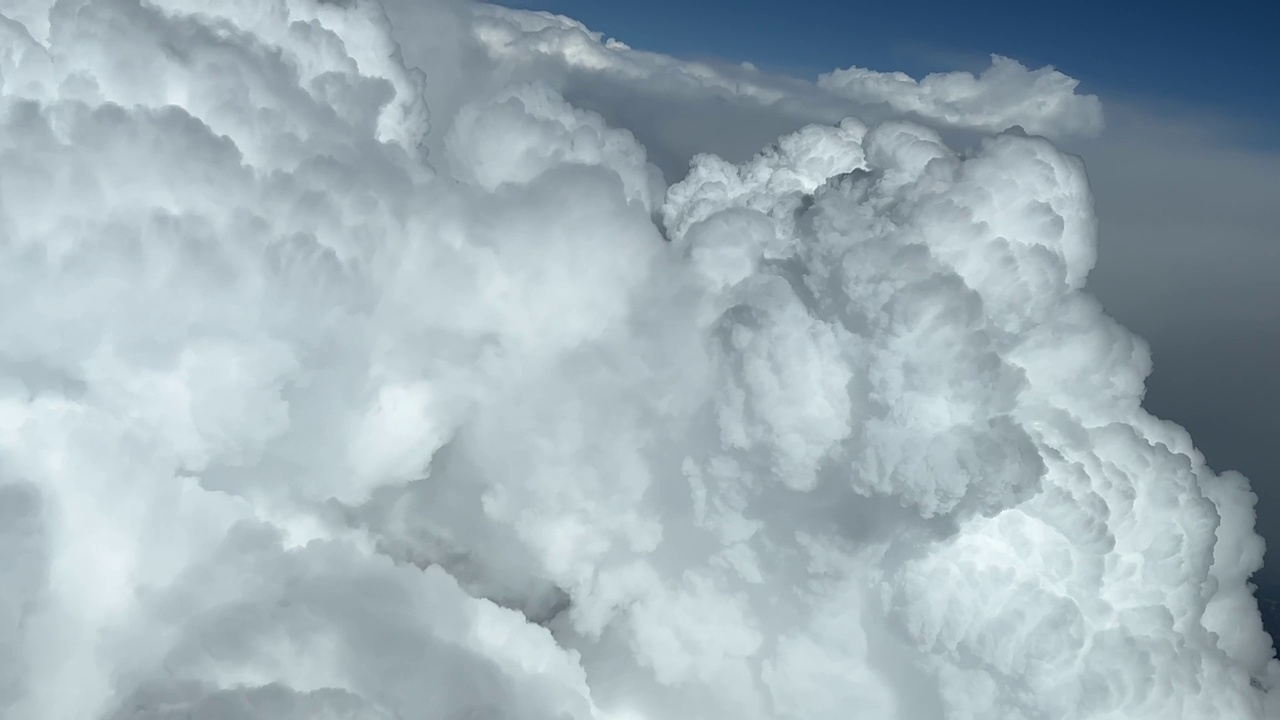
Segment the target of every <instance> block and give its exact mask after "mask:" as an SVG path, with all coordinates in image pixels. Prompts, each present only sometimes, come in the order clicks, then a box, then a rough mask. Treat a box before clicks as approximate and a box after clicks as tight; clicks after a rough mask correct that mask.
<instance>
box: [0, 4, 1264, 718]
mask: <svg viewBox="0 0 1280 720" xmlns="http://www.w3.org/2000/svg"><path fill="white" fill-rule="evenodd" d="M386 10H387V11H388V12H389V13H390V14H391V17H390V19H389V18H388V17H387V16H386V15H384V13H383V9H382V8H381V7H380V6H379V5H377V4H374V3H369V2H357V3H332V2H323V3H317V2H313V1H312V0H274V1H273V2H269V3H238V4H233V3H228V4H224V5H220V6H218V7H217V8H216V9H215V10H214V11H210V10H208V9H207V8H205V7H204V6H203V5H200V6H197V5H196V4H193V3H184V2H181V1H180V0H167V1H166V2H156V3H148V4H137V3H133V2H128V1H127V0H86V1H85V2H82V3H71V4H59V5H57V6H55V7H54V8H52V9H51V10H50V9H49V8H48V7H47V6H46V5H44V4H41V3H35V2H31V3H24V4H22V5H21V6H20V7H18V8H17V9H15V10H14V11H12V12H10V11H8V10H6V11H5V16H6V17H5V22H4V24H3V26H2V27H4V28H5V30H4V32H6V33H7V35H6V37H7V38H10V39H13V45H10V46H9V47H17V48H18V50H17V51H8V52H5V53H3V54H0V79H2V80H3V84H2V85H0V306H2V307H4V308H5V311H4V312H3V313H2V314H0V337H2V338H4V342H3V343H0V427H3V428H4V432H3V433H2V434H0V541H3V542H0V586H3V587H5V588H6V589H8V590H9V591H8V592H6V593H5V594H4V595H3V596H0V658H4V659H3V660H0V707H3V708H4V711H5V713H6V714H7V715H12V716H14V717H24V718H38V719H40V720H45V719H48V720H61V719H62V718H68V719H70V718H77V719H78V718H111V719H112V720H129V719H132V718H177V717H208V718H215V717H216V718H225V719H239V718H246V719H247V718H268V717H270V718H280V717H284V718H289V717H297V718H303V717H306V718H354V717H360V718H391V717H410V716H414V715H421V714H422V713H423V712H427V711H426V710H424V709H425V708H430V711H429V712H430V714H431V715H432V716H437V715H438V716H440V717H447V718H453V717H473V716H486V717H521V718H529V717H532V718H540V717H547V718H552V717H554V718H564V717H568V718H583V719H586V718H601V719H604V718H657V717H668V716H672V717H734V718H747V719H750V718H775V717H796V718H815V719H816V718H827V717H842V718H845V717H866V718H900V719H901V720H917V718H931V717H952V718H978V717H1007V718H1017V717H1038V716H1045V715H1049V716H1054V717H1080V718H1086V717H1097V718H1101V717H1125V718H1161V719H1162V718H1167V717H1182V718H1188V719H1189V720H1190V719H1192V718H1200V717H1204V718H1209V717H1220V716H1223V714H1226V715H1227V716H1230V717H1240V718H1247V717H1263V705H1264V703H1266V702H1268V701H1269V702H1271V703H1273V704H1274V703H1275V701H1274V700H1271V699H1270V698H1272V697H1273V696H1271V695H1267V694H1266V692H1264V688H1270V687H1271V686H1272V685H1273V684H1274V683H1275V682H1276V680H1277V673H1278V672H1280V667H1278V666H1277V665H1276V663H1275V661H1273V660H1271V658H1270V655H1269V653H1268V652H1266V649H1265V648H1266V646H1267V640H1266V636H1265V634H1263V633H1262V632H1261V631H1260V628H1259V626H1258V623H1257V622H1256V618H1257V610H1256V605H1255V603H1254V601H1253V599H1252V597H1251V596H1250V594H1249V589H1248V587H1247V586H1246V585H1245V581H1246V578H1247V577H1248V574H1249V572H1250V571H1251V570H1252V569H1253V568H1255V567H1256V566H1257V564H1258V562H1259V560H1260V548H1259V544H1258V539H1257V537H1256V535H1254V534H1253V532H1252V530H1251V528H1250V522H1249V519H1250V517H1251V504H1252V500H1253V498H1252V495H1251V494H1250V492H1249V490H1248V486H1247V483H1246V482H1245V481H1244V480H1243V479H1242V478H1240V477H1238V476H1235V475H1232V476H1227V477H1223V478H1220V477H1217V476H1215V475H1213V473H1211V472H1210V471H1209V470H1208V469H1207V468H1206V467H1205V466H1204V464H1203V461H1202V460H1201V459H1200V458H1199V456H1198V455H1197V454H1196V453H1195V452H1194V450H1193V449H1192V448H1191V445H1190V441H1189V439H1187V438H1186V437H1185V433H1181V431H1180V430H1178V429H1176V428H1174V427H1172V426H1169V425H1167V424H1165V423H1162V422H1160V421H1158V420H1155V419H1154V418H1152V417H1150V416H1149V415H1147V414H1146V413H1145V412H1144V411H1143V410H1142V409H1141V407H1140V405H1139V400H1140V398H1141V389H1142V380H1143V378H1144V377H1145V375H1146V373H1147V371H1148V370H1149V361H1148V358H1147V356H1146V351H1145V346H1144V345H1143V344H1142V343H1141V342H1140V341H1138V340H1137V339H1136V338H1134V337H1133V336H1131V335H1130V334H1129V333H1128V332H1127V331H1125V330H1124V329H1123V328H1121V327H1119V326H1118V325H1116V324H1115V323H1113V322H1111V321H1109V320H1107V319H1106V317H1105V316H1104V315H1103V314H1102V313H1101V311H1100V309H1099V308H1098V306H1097V304H1096V303H1094V302H1093V301H1091V300H1090V299H1089V298H1088V297H1087V296H1086V295H1084V294H1083V287H1084V284H1085V281H1086V278H1087V275H1088V272H1089V270H1090V269H1091V268H1092V266H1093V263H1094V243H1095V225H1096V223H1095V221H1094V215H1093V208H1092V198H1091V196H1090V192H1089V189H1088V186H1087V184H1086V182H1085V178H1084V174H1083V170H1082V168H1081V165H1080V162H1079V161H1078V160H1077V159H1075V158H1073V157H1071V156H1068V155H1065V154H1063V153H1062V152H1060V151H1059V150H1057V149H1055V148H1054V147H1053V146H1052V145H1051V144H1050V143H1049V142H1048V141H1045V140H1042V139H1038V138H1029V137H1025V136H1022V135H1021V134H1017V133H1012V134H1004V135H999V136H996V137H992V138H989V139H987V140H985V141H984V142H982V143H981V144H979V145H978V146H977V147H976V149H975V150H974V151H973V152H971V153H967V154H961V153H957V152H955V151H953V150H952V149H950V148H949V147H948V145H947V143H946V142H945V140H944V137H943V136H941V135H940V134H939V132H937V131H936V130H935V129H930V128H927V127H924V126H922V125H920V124H917V123H916V122H911V121H902V120H901V119H899V120H892V121H883V120H884V118H873V119H872V121H869V122H864V121H861V120H855V119H848V120H845V121H843V122H841V123H839V124H838V125H837V124H831V125H827V126H822V125H814V126H811V127H807V128H805V129H803V130H801V131H799V132H796V133H794V134H789V135H787V136H786V137H783V138H781V139H780V140H778V142H777V143H776V144H775V145H774V146H773V147H771V148H769V149H767V150H766V151H764V152H762V153H760V154H759V155H758V156H756V157H755V158H754V159H752V160H750V161H748V162H745V163H738V164H735V163H733V162H730V161H728V160H724V159H721V158H718V157H715V156H713V155H709V154H703V155H700V156H698V157H697V158H696V160H695V162H694V164H693V167H692V168H691V170H690V171H689V173H688V174H687V175H686V176H685V177H684V178H683V179H682V180H680V181H679V182H677V183H676V184H674V185H673V186H671V187H670V188H667V187H665V183H664V181H663V179H662V178H661V176H660V175H659V173H658V172H657V169H656V168H655V167H654V165H653V164H651V162H650V155H649V150H648V149H647V148H646V147H644V146H643V145H642V144H641V142H640V141H639V140H638V139H637V136H638V135H637V134H633V133H632V132H628V131H626V130H622V129H619V128H615V127H611V126H610V125H609V123H608V122H607V119H606V116H605V115H604V114H602V113H596V112H592V111H590V110H587V109H584V108H580V107H575V106H574V105H573V104H572V103H571V102H569V101H568V100H566V99H565V98H564V97H563V96H562V95H561V94H560V93H558V92H557V91H556V90H555V87H556V86H558V85H563V84H564V79H565V76H564V75H563V74H557V73H562V72H563V69H564V67H565V66H573V67H577V68H586V69H587V70H589V71H590V72H601V73H620V74H623V75H628V74H629V75H628V76H629V77H634V78H637V79H638V80H637V82H640V83H642V84H647V83H649V81H650V79H655V78H656V79H657V80H654V82H657V83H658V84H656V85H651V86H650V89H651V91H653V92H658V93H660V92H665V91H664V90H661V88H663V87H665V86H664V85H663V84H662V83H663V82H667V81H666V80H660V79H661V78H665V77H675V78H677V80H675V81H672V82H674V83H675V84H677V85H679V86H680V87H681V88H683V89H681V90H679V92H685V93H689V94H702V95H705V94H708V93H728V94H733V93H737V94H738V95H739V96H745V97H750V98H753V99H754V100H753V101H756V100H759V99H760V98H762V97H770V96H769V95H768V93H771V92H772V93H778V95H777V98H776V101H777V102H779V103H782V104H786V103H800V104H804V103H809V104H810V106H811V107H818V106H820V105H822V104H823V103H827V102H829V101H831V98H825V99H823V97H822V93H821V88H816V87H815V86H813V85H812V84H808V85H806V84H803V83H798V82H792V81H785V80H779V79H770V78H765V77H762V76H759V75H758V74H757V73H754V71H751V70H749V69H747V70H744V71H743V72H744V76H749V77H751V78H753V79H752V80H751V82H752V83H757V84H755V85H751V84H748V85H733V83H734V82H736V81H735V80H733V79H732V78H734V77H736V76H734V75H731V74H726V73H725V72H722V71H721V70H718V69H715V68H710V67H707V66H700V65H696V64H687V63H681V62H678V61H675V60H671V59H666V58H661V57H659V56H655V55H651V54H644V53H637V52H636V51H632V50H630V49H628V48H626V47H624V46H621V45H619V44H616V43H612V44H610V43H601V42H600V38H599V37H598V36H594V35H592V34H591V33H590V32H589V31H587V30H586V29H584V28H582V27H581V26H578V25H575V24H573V23H571V22H570V21H566V20H563V19H560V18H556V17H553V16H546V15H531V14H524V13H506V12H503V11H500V10H498V9H495V8H491V7H485V6H481V7H478V8H476V7H471V6H466V5H463V4H460V3H450V2H437V3H424V4H421V5H411V4H407V3H390V4H389V5H388V7H387V8H386ZM459 30H463V31H465V32H461V33H460V32H458V31H459ZM472 32H474V33H475V34H476V35H477V36H478V37H479V38H480V39H479V40H477V41H476V42H477V44H474V45H473V44H470V43H469V41H467V40H466V37H467V35H468V34H470V33H472ZM397 42H398V43H399V47H397V45H396V43H397ZM539 57H541V60H540V59H539ZM542 60H546V61H547V62H548V63H549V64H546V65H540V64H539V63H540V62H541V61H542ZM402 61H403V62H402ZM418 68H420V71H419V69H418ZM1015 74H1016V73H1015ZM983 77H984V79H982V80H981V81H977V82H979V84H982V85H983V87H987V86H988V84H989V85H990V87H991V88H996V87H1000V88H1006V89H1004V90H1000V91H998V92H997V93H996V96H995V97H994V98H993V97H992V96H988V95H981V94H980V95H979V96H978V97H979V98H981V97H985V98H987V99H986V100H981V99H972V100H965V102H964V103H962V104H961V107H960V110H961V112H959V113H958V114H951V115H947V116H946V117H941V116H939V117H934V119H935V120H937V121H938V122H939V124H941V125H944V126H946V128H949V129H954V128H956V127H964V128H968V129H981V128H988V129H989V128H994V127H996V126H998V125H1000V124H1002V123H1003V122H1005V121H1006V120H1007V119H1009V118H1013V117H1017V118H1022V119H1025V118H1023V116H1021V115H1017V113H1018V112H1022V111H1021V110H1016V108H1023V107H1026V106H1024V105H1022V104H1021V102H1022V99H1023V97H1024V96H1022V95H1019V96H1018V97H1017V98H1015V97H1013V96H1014V95H1018V93H1019V92H1023V93H1025V92H1030V93H1032V94H1033V95H1037V94H1039V93H1045V94H1046V96H1050V95H1052V96H1054V97H1060V96H1061V93H1063V92H1065V91H1064V90H1063V88H1066V87H1068V86H1069V83H1064V82H1062V81H1060V80H1059V79H1057V76H1053V75H1043V76H1037V77H1048V78H1050V80H1052V82H1049V83H1048V84H1047V85H1045V84H1044V83H1037V82H1032V83H1030V85H1024V84H1022V79H1021V78H1022V76H1021V75H1019V76H1018V77H1017V78H1006V77H1003V76H1001V75H1000V74H999V73H995V74H992V75H989V76H983ZM953 81H955V79H954V78H953V79H952V80H951V81H947V82H953ZM939 83H941V81H934V82H933V83H932V84H931V83H930V82H929V81H926V82H925V83H924V84H922V85H921V86H919V87H918V88H916V89H911V88H908V89H907V91H906V92H905V94H904V95H903V96H902V97H906V96H908V95H910V96H912V97H916V96H919V97H933V96H932V95H930V93H936V92H938V91H937V90H936V89H934V90H926V91H922V90H920V88H925V87H928V88H934V87H935V86H937V85H938V84H939ZM943 84H945V83H943ZM802 86H803V87H807V88H808V89H807V90H803V91H801V92H799V93H798V94H794V95H793V94H791V93H790V90H789V88H793V87H802ZM655 88H656V89H655ZM744 88H745V89H744ZM806 92H807V93H812V95H810V96H806V95H805V94H804V93H806ZM1003 92H1009V93H1010V95H1009V96H1008V97H1005V96H1004V95H1003V94H1000V93H1003ZM913 93H914V95H913ZM1055 93H1057V95H1054V94H1055ZM895 97H897V96H895ZM794 98H799V99H798V100H797V99H794ZM952 99H954V98H952ZM774 101H775V100H768V101H767V102H774ZM948 102H949V101H948ZM882 104H884V103H882ZM887 104H888V105H890V106H891V108H890V109H893V108H897V110H895V112H902V111H903V108H901V107H897V106H896V105H894V104H893V103H887ZM944 104H945V103H944ZM1032 105H1033V106H1034V103H1033V104H1032ZM1078 105H1079V104H1078V103H1077V104H1075V105H1073V104H1072V103H1066V104H1064V105H1061V106H1059V109H1058V110H1054V111H1052V112H1050V113H1049V114H1047V115H1040V116H1036V117H1040V122H1044V123H1046V124H1047V125H1046V126H1053V127H1057V128H1059V129H1073V128H1074V127H1075V126H1072V125H1071V123H1070V122H1068V121H1066V120H1063V119H1062V118H1061V117H1059V116H1058V115H1056V114H1054V113H1065V116H1069V115H1072V113H1076V112H1078V110H1079V107H1078ZM1084 105H1088V103H1087V102H1086V103H1084ZM831 107H839V105H838V104H836V105H832V106H831ZM1010 108H1014V109H1015V110H1013V111H1011V110H1010ZM882 110H883V109H882ZM428 111H429V112H428ZM948 112H950V111H948ZM1010 112H1014V114H1013V115H1010V114H1009V113H1010ZM908 114H910V115H911V116H912V117H913V118H914V120H921V119H928V118H930V117H932V116H930V115H929V114H928V113H925V112H923V111H922V110H920V108H919V107H913V108H910V112H909V113H908ZM1065 116H1064V117H1065ZM992 118H997V119H995V120H993V119H992ZM1000 118H1003V119H1000ZM1052 118H1058V119H1052ZM1054 123H1058V124H1057V125H1054ZM664 238H665V240H666V241H664ZM668 241H669V242H668ZM1236 617H1243V618H1245V620H1244V621H1243V622H1242V623H1236V622H1235V618H1236ZM67 688H75V689H76V692H74V693H72V692H68V691H67Z"/></svg>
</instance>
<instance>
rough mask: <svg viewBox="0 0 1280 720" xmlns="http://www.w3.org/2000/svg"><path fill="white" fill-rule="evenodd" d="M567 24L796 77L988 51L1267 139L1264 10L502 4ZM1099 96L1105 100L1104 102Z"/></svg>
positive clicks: (1276, 71) (1275, 15)
mask: <svg viewBox="0 0 1280 720" xmlns="http://www.w3.org/2000/svg"><path fill="white" fill-rule="evenodd" d="M503 4H505V5H509V6H512V7H525V8H533V9H541V10H550V11H553V12H558V13H561V14H564V15H569V16H570V17H573V18H576V19H578V20H580V21H582V22H584V23H586V24H587V25H588V26H590V27H591V28H592V29H594V30H598V31H601V32H603V33H605V34H606V35H610V36H613V37H616V38H618V39H620V40H623V41H624V42H627V43H628V44H631V45H633V46H636V47H639V48H643V49H646V50H654V51H658V52H664V53H669V54H676V55H682V56H695V57H696V56H704V57H716V58H721V59H726V60H732V61H744V60H745V61H751V62H753V63H755V64H756V65H758V66H760V67H763V68H768V69H774V70H779V71H784V72H788V73H793V74H801V75H808V76H812V75H816V74H817V73H819V72H823V71H826V70H830V69H833V68H836V67H847V66H849V65H860V66H862V67H870V68H872V69H875V70H903V71H906V72H909V73H911V74H913V75H916V76H919V75H923V74H927V73H929V72H935V71H944V70H955V69H969V70H977V69H981V67H983V66H985V65H986V57H987V55H988V54H990V53H1000V54H1003V55H1007V56H1009V57H1013V58H1015V59H1017V60H1020V61H1022V62H1023V63H1025V64H1028V65H1032V66H1040V65H1045V64H1052V65H1055V66H1056V67H1058V68H1059V69H1061V70H1062V71H1063V72H1065V73H1067V74H1068V75H1071V76H1073V77H1076V78H1078V79H1080V80H1082V81H1083V82H1084V85H1085V87H1084V88H1083V89H1084V90H1086V91H1088V92H1094V93H1098V94H1101V95H1104V96H1106V95H1110V96H1112V97H1116V96H1124V97H1127V98H1130V99H1134V100H1139V101H1143V102H1147V103H1157V104H1158V103H1177V104H1180V105H1185V106H1191V107H1194V108H1196V109H1197V110H1200V111H1206V112H1211V113H1215V114H1223V115H1227V116H1229V117H1231V118H1232V119H1233V120H1237V121H1243V123H1245V124H1247V125H1251V126H1252V130H1253V133H1251V134H1255V133H1256V136H1257V137H1256V139H1257V140H1259V141H1261V142H1263V143H1266V144H1275V143H1277V141H1276V139H1275V138H1274V137H1268V134H1271V133H1274V130H1275V127H1276V126H1277V125H1280V40H1278V39H1277V38H1276V35H1277V32H1278V31H1280V9H1277V8H1276V7H1275V6H1274V5H1273V4H1271V3H1265V2H1257V1H1256V0H1255V1H1254V2H1241V1H1239V0H1230V1H1228V2H1221V3H1213V4H1208V3H1204V4H1201V3H1168V4H1165V3H1161V4H1157V3H1154V2H1152V3H1132V2H1130V3H1108V2H1074V3H1069V4H1067V3H1053V4H1047V3H1027V2H1019V3H1013V2H1003V1H999V2H983V3H981V4H978V5H977V6H976V7H975V6H971V5H969V4H966V3H954V2H946V1H944V0H930V1H926V2H881V3H874V4H873V3H861V2H856V1H855V2H833V1H832V0H788V1H787V2H779V0H702V1H701V2H688V1H687V0H646V1H645V2H622V1H611V2H600V1H599V0H533V1H532V2H530V1H528V0H510V1H508V2H504V3H503ZM1104 100H1105V97H1104Z"/></svg>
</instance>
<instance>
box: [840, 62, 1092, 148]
mask: <svg viewBox="0 0 1280 720" xmlns="http://www.w3.org/2000/svg"><path fill="white" fill-rule="evenodd" d="M1079 85H1080V82H1079V81H1078V80H1075V79H1074V78H1071V77H1070V76H1067V75H1064V74H1062V73H1061V72H1059V71H1057V70H1055V69H1053V68H1052V67H1043V68H1040V69H1038V70H1030V69H1028V68H1026V67H1025V66H1023V65H1022V63H1020V62H1018V61H1017V60H1013V59H1011V58H1007V57H1003V56H1001V55H992V56H991V66H990V67H988V68H987V69H986V70H983V71H982V72H981V73H979V74H978V75H976V76H975V75H974V74H973V73H969V72H951V73H936V74H933V75H928V76H926V77H925V78H924V79H923V80H915V79H913V78H912V77H910V76H909V75H907V74H905V73H900V72H889V73H884V72H876V71H875V70H868V69H865V68H859V67H851V68H845V69H843V70H835V71H833V72H830V73H826V74H824V75H822V76H821V77H819V78H818V86H819V87H821V88H823V89H826V90H829V91H831V92H833V93H837V94H840V95H847V96H849V97H851V98H854V99H856V100H860V101H862V102H880V103H885V104H887V105H890V106H891V107H893V108H894V109H895V110H897V111H899V112H902V113H909V114H912V115H916V116H919V117H921V118H925V119H927V120H931V121H935V122H941V123H945V124H948V125H956V126H962V127H972V128H980V129H983V130H988V131H1000V130H1008V129H1010V128H1012V127H1014V126H1019V127H1021V128H1023V129H1024V130H1026V131H1027V132H1030V133H1034V134H1036V135H1075V134H1084V135H1094V134H1097V133H1098V131H1100V130H1101V129H1102V103H1101V102H1099V101H1098V98H1097V97H1096V96H1093V95H1077V94H1076V88H1077V87H1078V86H1079Z"/></svg>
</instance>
